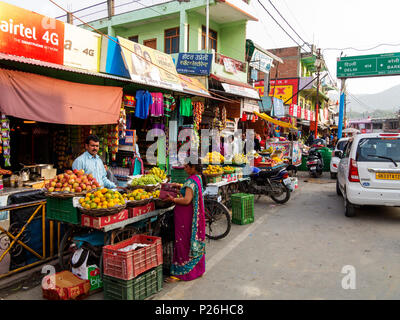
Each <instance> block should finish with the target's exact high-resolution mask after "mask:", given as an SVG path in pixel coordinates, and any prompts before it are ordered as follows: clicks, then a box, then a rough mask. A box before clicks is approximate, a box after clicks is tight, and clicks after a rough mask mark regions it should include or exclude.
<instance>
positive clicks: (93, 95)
mask: <svg viewBox="0 0 400 320" xmlns="http://www.w3.org/2000/svg"><path fill="white" fill-rule="evenodd" d="M121 101H122V88H120V87H111V86H97V85H90V84H81V83H75V82H70V81H64V80H59V79H54V78H50V77H46V76H42V75H37V74H33V73H27V72H21V71H12V70H6V69H0V111H1V112H2V113H3V114H5V115H9V116H13V117H17V118H22V119H27V120H34V121H40V122H48V123H59V124H69V125H101V124H113V123H117V121H118V119H119V113H120V108H121Z"/></svg>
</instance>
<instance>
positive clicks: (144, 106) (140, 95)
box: [135, 90, 153, 119]
mask: <svg viewBox="0 0 400 320" xmlns="http://www.w3.org/2000/svg"><path fill="white" fill-rule="evenodd" d="M152 103H153V97H152V96H151V94H150V92H148V91H147V90H146V91H145V90H138V91H136V109H135V117H137V118H140V119H147V117H148V116H149V107H150V105H151V104H152Z"/></svg>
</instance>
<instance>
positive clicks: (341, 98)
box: [338, 79, 346, 139]
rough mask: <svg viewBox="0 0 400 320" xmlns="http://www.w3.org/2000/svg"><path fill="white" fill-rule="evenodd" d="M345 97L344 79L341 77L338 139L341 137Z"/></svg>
mask: <svg viewBox="0 0 400 320" xmlns="http://www.w3.org/2000/svg"><path fill="white" fill-rule="evenodd" d="M345 99H346V79H342V85H341V88H340V106H339V124H338V139H340V138H341V137H342V129H343V113H344V109H345Z"/></svg>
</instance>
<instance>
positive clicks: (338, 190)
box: [336, 180, 342, 196]
mask: <svg viewBox="0 0 400 320" xmlns="http://www.w3.org/2000/svg"><path fill="white" fill-rule="evenodd" d="M336 194H337V195H338V196H341V195H342V191H340V188H339V180H336Z"/></svg>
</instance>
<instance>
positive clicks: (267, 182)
mask: <svg viewBox="0 0 400 320" xmlns="http://www.w3.org/2000/svg"><path fill="white" fill-rule="evenodd" d="M291 183H292V182H291V179H290V178H289V173H288V172H287V171H286V167H283V168H279V169H277V170H261V171H260V172H258V173H252V174H250V180H249V181H242V182H241V184H240V189H241V191H242V192H246V193H252V194H256V195H265V196H268V197H271V199H272V200H274V201H275V202H276V203H280V204H283V203H286V202H287V201H288V200H289V199H290V192H291V189H290V188H291Z"/></svg>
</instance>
